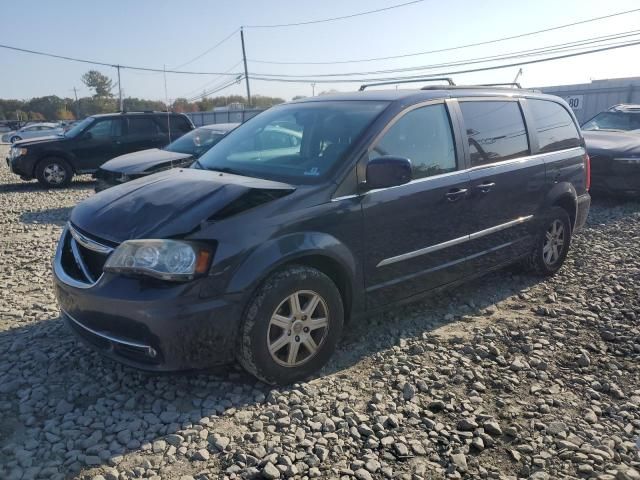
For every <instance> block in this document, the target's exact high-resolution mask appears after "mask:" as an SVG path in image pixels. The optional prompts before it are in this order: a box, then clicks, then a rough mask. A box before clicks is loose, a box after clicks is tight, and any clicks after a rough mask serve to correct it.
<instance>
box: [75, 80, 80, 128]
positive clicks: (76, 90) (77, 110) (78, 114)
mask: <svg viewBox="0 0 640 480" xmlns="http://www.w3.org/2000/svg"><path fill="white" fill-rule="evenodd" d="M73 94H74V95H75V97H76V120H80V104H79V103H78V89H77V88H76V87H73Z"/></svg>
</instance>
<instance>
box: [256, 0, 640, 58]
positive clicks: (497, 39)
mask: <svg viewBox="0 0 640 480" xmlns="http://www.w3.org/2000/svg"><path fill="white" fill-rule="evenodd" d="M639 11H640V8H634V9H633V10H626V11H624V12H617V13H612V14H609V15H604V16H601V17H594V18H588V19H586V20H580V21H578V22H573V23H567V24H565V25H558V26H555V27H549V28H544V29H542V30H535V31H533V32H526V33H521V34H518V35H512V36H509V37H502V38H496V39H493V40H486V41H483V42H477V43H468V44H466V45H457V46H455V47H447V48H440V49H437V50H427V51H424V52H414V53H405V54H401V55H391V56H388V57H373V58H359V59H352V60H335V61H330V62H329V61H324V62H281V61H273V60H254V59H249V61H251V62H254V63H268V64H274V65H335V64H340V63H362V62H373V61H378V60H392V59H397V58H406V57H415V56H419V55H429V54H432V53H442V52H451V51H454V50H461V49H463V48H470V47H478V46H480V45H489V44H492V43H498V42H504V41H506V40H514V39H517V38H523V37H528V36H531V35H538V34H540V33H546V32H552V31H554V30H560V29H563V28H568V27H574V26H576V25H584V24H586V23H591V22H597V21H600V20H606V19H608V18H613V17H618V16H620V15H627V14H629V13H636V12H639Z"/></svg>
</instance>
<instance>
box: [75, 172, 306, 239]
mask: <svg viewBox="0 0 640 480" xmlns="http://www.w3.org/2000/svg"><path fill="white" fill-rule="evenodd" d="M292 190H294V187H292V186H291V185H287V184H284V183H278V182H272V181H269V180H263V179H259V178H251V177H243V176H240V175H231V174H227V173H219V172H213V171H207V170H196V169H176V170H167V171H165V172H161V173H157V174H155V175H150V176H147V177H143V178H140V179H138V180H133V181H131V182H127V183H124V184H122V185H118V186H116V187H113V188H109V189H107V190H104V191H103V192H100V193H98V194H96V195H94V196H93V197H90V198H88V199H87V200H85V201H83V202H82V203H80V204H78V206H76V207H75V208H74V209H73V211H72V212H71V218H70V220H71V223H73V224H74V225H75V226H76V227H78V228H80V229H81V230H84V231H85V232H86V233H88V234H90V235H93V236H96V237H98V238H102V239H105V240H109V241H111V242H115V243H121V242H123V241H125V240H130V239H138V238H170V237H176V236H181V235H185V234H187V233H190V232H192V231H193V230H194V229H196V228H197V227H198V226H199V225H200V223H201V222H203V221H206V220H207V219H209V218H211V217H213V216H215V215H216V214H218V213H219V212H221V211H223V209H225V207H231V206H232V204H233V202H234V201H236V200H238V199H240V198H241V197H245V196H246V195H248V194H251V193H260V194H262V195H260V197H259V198H260V199H261V200H260V201H262V202H263V203H264V202H267V201H269V200H273V199H275V198H278V197H279V196H283V195H286V194H287V193H288V192H290V191H292ZM264 193H266V194H264ZM252 206H258V205H256V204H255V203H254V204H252ZM226 211H233V208H227V209H226Z"/></svg>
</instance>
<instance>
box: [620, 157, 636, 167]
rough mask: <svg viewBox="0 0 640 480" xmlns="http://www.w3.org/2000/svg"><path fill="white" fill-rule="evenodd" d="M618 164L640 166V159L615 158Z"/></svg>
mask: <svg viewBox="0 0 640 480" xmlns="http://www.w3.org/2000/svg"><path fill="white" fill-rule="evenodd" d="M614 160H615V161H616V162H621V163H632V164H634V165H640V157H614Z"/></svg>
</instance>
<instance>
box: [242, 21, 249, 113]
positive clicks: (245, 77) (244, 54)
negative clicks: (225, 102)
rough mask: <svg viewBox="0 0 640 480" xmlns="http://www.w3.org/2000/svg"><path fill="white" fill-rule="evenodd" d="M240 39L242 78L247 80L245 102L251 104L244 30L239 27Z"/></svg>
mask: <svg viewBox="0 0 640 480" xmlns="http://www.w3.org/2000/svg"><path fill="white" fill-rule="evenodd" d="M240 41H241V42H242V61H243V62H244V80H245V81H246V82H247V103H248V104H249V106H251V90H250V89H249V72H248V71H247V53H246V51H245V48H244V30H243V28H242V27H240Z"/></svg>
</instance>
